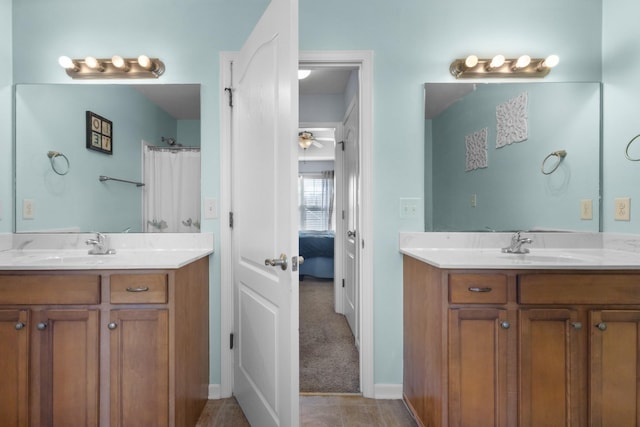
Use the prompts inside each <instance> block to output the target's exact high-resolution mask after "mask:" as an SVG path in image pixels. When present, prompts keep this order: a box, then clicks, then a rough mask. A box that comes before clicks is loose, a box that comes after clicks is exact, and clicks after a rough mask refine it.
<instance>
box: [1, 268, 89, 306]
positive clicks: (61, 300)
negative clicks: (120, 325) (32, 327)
mask: <svg viewBox="0 0 640 427" xmlns="http://www.w3.org/2000/svg"><path fill="white" fill-rule="evenodd" d="M99 303H100V276H99V275H97V274H78V275H75V274H74V275H71V274H67V275H50V274H46V275H45V274H42V275H38V274H34V275H31V274H30V275H11V274H9V275H0V304H20V305H23V304H24V305H26V304H29V305H34V304H99Z"/></svg>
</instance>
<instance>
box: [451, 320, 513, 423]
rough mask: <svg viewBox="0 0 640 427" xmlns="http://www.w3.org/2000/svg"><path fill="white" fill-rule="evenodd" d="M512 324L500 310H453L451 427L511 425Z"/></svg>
mask: <svg viewBox="0 0 640 427" xmlns="http://www.w3.org/2000/svg"><path fill="white" fill-rule="evenodd" d="M510 326H511V325H510V322H509V319H508V312H507V311H506V310H499V309H491V308H486V309H454V310H450V311H449V425H450V426H459V427H469V426H474V427H480V426H487V427H494V426H506V425H507V415H508V409H507V406H508V404H507V374H508V372H509V364H510V359H511V360H512V361H515V354H511V352H510V351H508V342H509V341H510V340H509V339H508V335H509V330H510Z"/></svg>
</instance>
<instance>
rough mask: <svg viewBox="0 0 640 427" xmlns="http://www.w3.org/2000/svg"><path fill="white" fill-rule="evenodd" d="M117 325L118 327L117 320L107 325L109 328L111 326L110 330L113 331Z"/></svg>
mask: <svg viewBox="0 0 640 427" xmlns="http://www.w3.org/2000/svg"><path fill="white" fill-rule="evenodd" d="M117 327H118V324H117V323H116V322H110V323H109V324H108V325H107V328H109V329H110V330H112V331H113V330H114V329H115V328H117Z"/></svg>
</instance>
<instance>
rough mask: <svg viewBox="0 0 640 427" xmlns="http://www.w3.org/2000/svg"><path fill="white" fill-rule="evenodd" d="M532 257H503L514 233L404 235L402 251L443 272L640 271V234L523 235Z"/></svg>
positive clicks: (401, 237)
mask: <svg viewBox="0 0 640 427" xmlns="http://www.w3.org/2000/svg"><path fill="white" fill-rule="evenodd" d="M523 236H525V237H531V238H532V239H533V244H531V245H525V246H526V247H529V250H530V253H528V254H509V253H503V252H502V251H501V248H502V247H503V246H507V245H508V243H509V241H510V238H511V234H510V233H401V236H400V252H401V253H402V254H405V255H409V256H411V257H413V258H416V259H418V260H420V261H423V262H425V263H427V264H430V265H433V266H435V267H439V268H451V269H555V270H560V269H562V270H568V269H570V270H640V252H639V251H638V250H637V248H638V247H639V243H640V236H638V237H635V236H630V235H623V236H621V235H617V236H615V235H610V236H605V235H603V233H523Z"/></svg>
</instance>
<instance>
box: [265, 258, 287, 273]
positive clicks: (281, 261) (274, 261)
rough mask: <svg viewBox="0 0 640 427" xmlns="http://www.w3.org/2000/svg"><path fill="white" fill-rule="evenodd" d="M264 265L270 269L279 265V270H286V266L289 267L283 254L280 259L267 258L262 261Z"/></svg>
mask: <svg viewBox="0 0 640 427" xmlns="http://www.w3.org/2000/svg"><path fill="white" fill-rule="evenodd" d="M264 265H266V266H271V267H275V266H277V265H279V266H280V268H281V269H283V270H286V269H287V265H289V263H288V262H287V256H286V255H285V254H281V255H280V258H267V259H265V260H264Z"/></svg>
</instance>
